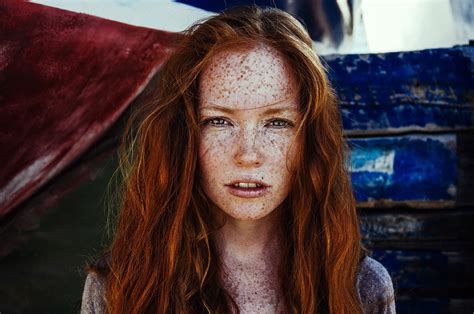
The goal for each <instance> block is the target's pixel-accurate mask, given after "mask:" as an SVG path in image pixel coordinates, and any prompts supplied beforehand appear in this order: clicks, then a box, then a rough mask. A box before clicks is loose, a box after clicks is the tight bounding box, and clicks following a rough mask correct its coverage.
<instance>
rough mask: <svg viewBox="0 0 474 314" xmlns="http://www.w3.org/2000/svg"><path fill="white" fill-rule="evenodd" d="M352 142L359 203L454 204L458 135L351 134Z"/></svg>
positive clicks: (354, 185)
mask: <svg viewBox="0 0 474 314" xmlns="http://www.w3.org/2000/svg"><path fill="white" fill-rule="evenodd" d="M349 145H350V147H351V149H352V153H351V166H350V170H351V176H352V182H353V187H354V192H355V195H356V199H357V201H358V202H359V205H360V206H367V207H373V206H388V205H390V206H392V205H393V204H397V203H405V204H407V205H409V206H413V207H417V206H425V205H426V204H429V206H437V204H438V206H442V207H446V206H452V205H453V204H454V201H455V196H456V179H457V166H456V163H457V157H456V136H455V135H453V134H446V135H409V136H399V137H377V138H366V139H350V141H349ZM423 203H425V205H423Z"/></svg>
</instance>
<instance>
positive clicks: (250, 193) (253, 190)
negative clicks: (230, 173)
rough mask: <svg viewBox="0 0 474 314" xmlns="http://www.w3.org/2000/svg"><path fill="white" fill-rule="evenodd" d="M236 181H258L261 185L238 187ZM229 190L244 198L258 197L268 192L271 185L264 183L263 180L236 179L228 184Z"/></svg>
mask: <svg viewBox="0 0 474 314" xmlns="http://www.w3.org/2000/svg"><path fill="white" fill-rule="evenodd" d="M236 183H256V184H259V185H260V187H245V188H244V187H236V186H234V185H235V184H236ZM226 187H227V190H228V191H229V193H230V194H232V195H234V196H237V197H242V198H256V197H262V196H263V195H265V194H266V193H268V191H269V189H270V187H271V185H269V184H266V183H264V182H263V181H261V180H254V179H238V180H234V181H232V182H231V183H229V184H226Z"/></svg>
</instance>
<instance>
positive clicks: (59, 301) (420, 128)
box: [0, 0, 474, 314]
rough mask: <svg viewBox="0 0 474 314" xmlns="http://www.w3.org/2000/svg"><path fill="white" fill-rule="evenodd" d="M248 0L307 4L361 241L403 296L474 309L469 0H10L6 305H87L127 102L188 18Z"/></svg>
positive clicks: (5, 79)
mask: <svg viewBox="0 0 474 314" xmlns="http://www.w3.org/2000/svg"><path fill="white" fill-rule="evenodd" d="M248 3H256V4H259V5H264V6H276V7H278V8H280V9H283V10H286V11H288V12H290V13H292V14H294V15H296V16H298V17H299V18H300V19H301V20H302V21H304V23H305V25H306V26H307V27H308V30H309V31H310V33H311V36H312V38H313V40H314V42H313V46H314V49H315V51H316V52H317V53H319V54H320V55H322V56H323V59H324V62H325V63H326V65H327V67H328V73H329V76H330V79H331V82H332V84H333V85H334V87H335V88H336V91H337V93H338V96H339V98H340V106H341V112H342V116H343V122H344V129H345V134H346V135H347V138H348V140H349V144H350V146H351V148H352V153H351V161H350V165H348V167H349V168H350V169H351V176H352V181H353V185H354V192H355V194H356V198H357V206H358V210H359V214H360V219H361V228H362V233H363V237H364V243H365V244H366V245H367V247H368V248H369V249H370V250H371V252H372V257H373V258H375V259H377V260H378V261H380V262H381V263H382V264H383V265H384V266H385V267H386V268H387V269H388V271H389V272H390V274H391V276H392V279H393V282H394V286H395V289H396V297H397V312H398V313H471V312H472V311H473V310H474V272H473V266H474V263H473V262H474V250H473V249H474V219H473V218H474V211H473V210H474V127H473V126H474V102H473V99H474V84H473V73H474V72H473V71H474V63H473V62H474V46H473V42H472V40H473V39H474V2H472V1H464V0H451V1H449V0H313V1H310V0H292V1H289V0H287V1H276V0H275V1H190V0H189V1H188V0H185V1H179V2H172V1H153V0H148V1H144V0H136V1H131V0H115V1H43V0H41V1H33V2H22V1H10V0H8V1H6V0H5V1H2V2H1V3H0V17H1V18H0V164H2V167H1V170H0V313H2V314H5V313H77V312H78V311H79V309H80V303H81V296H82V289H83V286H84V279H85V273H84V269H83V268H84V265H85V263H86V262H87V261H90V260H92V259H93V258H94V257H96V256H97V255H98V254H100V253H101V251H102V250H103V248H104V247H105V246H107V244H108V243H109V241H110V236H109V234H108V233H107V232H106V221H107V216H108V212H107V206H106V199H105V193H106V190H107V187H108V185H109V181H110V179H111V177H112V174H113V172H114V171H115V169H116V167H117V159H116V157H117V156H116V149H117V145H118V140H119V136H120V134H121V132H122V130H123V125H124V122H125V121H126V119H127V117H128V115H129V113H130V110H132V109H133V108H134V107H136V106H140V104H141V103H143V102H144V101H146V99H147V97H148V95H149V93H150V91H151V90H152V89H153V86H154V85H153V83H154V82H155V79H156V75H157V73H159V68H160V66H161V64H162V63H163V62H164V61H165V60H166V59H167V57H169V55H170V54H172V53H173V51H172V49H171V48H170V46H171V45H170V43H171V42H172V41H173V40H174V39H176V38H177V37H179V34H178V33H179V32H180V31H182V30H184V29H185V28H187V27H188V26H190V25H191V24H193V23H194V22H196V21H198V20H199V19H202V18H206V17H209V16H211V15H213V14H215V13H216V12H219V11H221V10H222V9H224V8H226V7H232V6H235V5H239V4H248ZM112 86H113V88H111V87H112Z"/></svg>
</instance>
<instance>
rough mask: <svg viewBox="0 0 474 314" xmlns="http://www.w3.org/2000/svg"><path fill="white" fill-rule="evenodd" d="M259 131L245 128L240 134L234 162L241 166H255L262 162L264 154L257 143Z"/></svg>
mask: <svg viewBox="0 0 474 314" xmlns="http://www.w3.org/2000/svg"><path fill="white" fill-rule="evenodd" d="M256 133H257V132H255V131H254V130H253V129H248V130H243V131H242V132H240V133H239V134H238V143H237V147H236V150H235V154H234V162H235V163H236V164H237V165H239V166H245V167H255V166H260V165H261V164H262V161H263V160H262V158H263V156H262V155H261V154H260V151H259V149H261V148H259V147H257V145H256V142H257V141H256V137H257V134H256Z"/></svg>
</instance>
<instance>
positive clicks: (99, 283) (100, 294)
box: [81, 272, 105, 314]
mask: <svg viewBox="0 0 474 314" xmlns="http://www.w3.org/2000/svg"><path fill="white" fill-rule="evenodd" d="M90 313H105V279H104V277H103V276H100V275H98V274H96V273H93V272H89V273H88V275H87V277H86V281H85V284H84V292H83V293H82V305H81V314H90Z"/></svg>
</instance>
